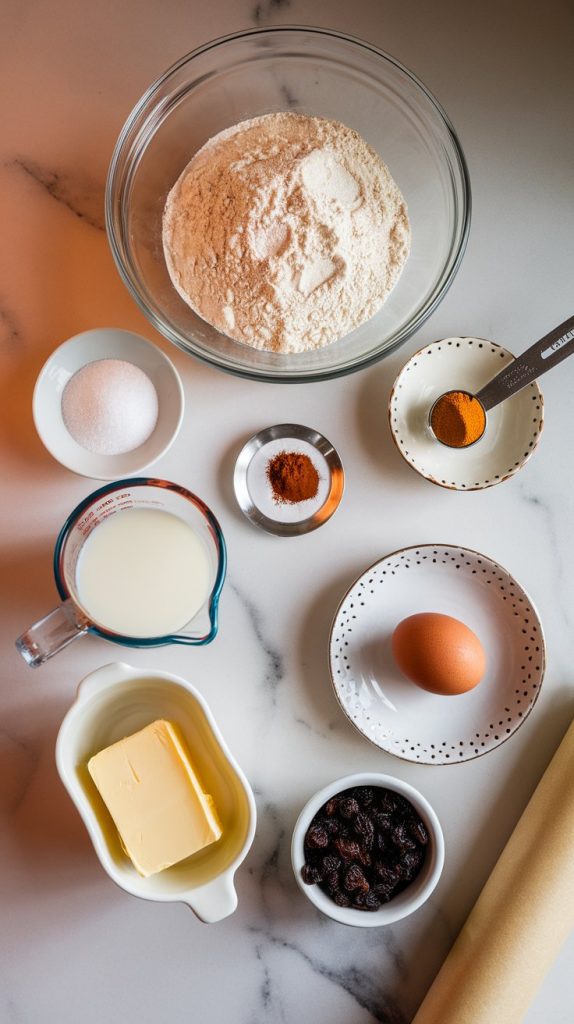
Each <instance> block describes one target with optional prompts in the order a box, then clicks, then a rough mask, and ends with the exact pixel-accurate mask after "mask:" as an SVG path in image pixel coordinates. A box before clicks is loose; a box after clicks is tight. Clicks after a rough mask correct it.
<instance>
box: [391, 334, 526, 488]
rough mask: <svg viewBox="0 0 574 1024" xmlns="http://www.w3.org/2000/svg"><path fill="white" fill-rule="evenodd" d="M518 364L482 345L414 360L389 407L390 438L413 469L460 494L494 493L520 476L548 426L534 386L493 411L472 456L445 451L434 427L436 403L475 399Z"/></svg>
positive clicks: (471, 341)
mask: <svg viewBox="0 0 574 1024" xmlns="http://www.w3.org/2000/svg"><path fill="white" fill-rule="evenodd" d="M514 358H515V357H514V356H513V355H512V353H511V352H509V351H508V350H507V349H505V348H502V347H501V346H500V345H497V344H495V343H494V342H493V341H486V340H485V339H484V338H444V339H443V340H442V341H435V342H433V343H432V344H431V345H427V346H426V347H425V348H422V349H420V351H419V352H416V353H415V355H414V356H412V358H411V359H409V361H408V363H406V364H405V366H403V369H402V370H401V372H400V373H399V375H398V377H397V379H396V381H395V383H394V385H393V390H392V391H391V396H390V399H389V423H390V427H391V433H392V435H393V438H394V441H395V444H396V445H397V448H398V449H399V451H400V453H401V455H402V456H403V458H404V459H405V461H406V462H408V464H409V466H412V468H413V469H415V470H416V471H417V473H420V474H421V476H424V477H425V478H426V479H427V480H430V481H431V482H432V483H434V484H439V486H441V487H448V488H450V489H451V490H456V491H477V490H481V489H482V488H484V487H492V486H493V485H494V484H498V483H502V481H503V480H508V479H509V478H510V477H511V476H514V474H515V473H517V472H518V470H519V469H522V467H523V466H524V465H525V464H526V462H527V461H528V459H529V458H530V456H531V455H532V454H533V452H534V450H535V448H536V446H537V445H538V442H539V440H540V435H541V433H542V426H543V422H544V403H543V399H542V392H541V391H540V388H539V387H538V384H537V383H536V381H534V383H532V384H528V386H527V387H525V388H524V389H523V390H522V391H520V392H519V393H518V394H517V395H514V396H513V397H512V398H509V399H507V400H506V401H505V402H502V403H501V404H500V405H498V406H496V408H494V409H491V410H490V412H489V413H488V414H487V420H486V430H485V432H484V434H483V435H482V437H481V438H480V440H479V441H477V442H476V443H475V444H473V445H471V446H469V447H468V448H458V449H457V448H447V447H446V445H443V444H441V443H440V442H439V441H437V440H436V438H435V437H434V436H433V434H432V432H431V429H430V427H429V424H428V417H429V413H430V410H431V408H432V406H433V404H434V402H435V401H436V399H437V398H439V397H440V395H443V394H444V393H445V391H451V390H457V389H459V390H463V391H469V392H470V393H471V394H476V393H477V392H478V391H480V389H481V388H482V387H483V386H484V385H485V384H487V383H488V381H489V380H492V378H493V377H494V376H495V375H496V374H497V373H498V372H499V370H501V369H502V368H503V367H504V366H506V365H507V364H508V363H510V362H512V360H513V359H514Z"/></svg>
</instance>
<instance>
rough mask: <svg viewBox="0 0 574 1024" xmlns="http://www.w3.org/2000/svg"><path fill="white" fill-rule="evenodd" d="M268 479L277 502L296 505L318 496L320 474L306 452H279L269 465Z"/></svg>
mask: <svg viewBox="0 0 574 1024" xmlns="http://www.w3.org/2000/svg"><path fill="white" fill-rule="evenodd" d="M267 479H268V480H269V483H270V484H271V490H272V492H273V497H274V499H275V501H277V502H279V503H281V504H283V503H285V504H289V505H296V504H298V503H299V502H300V501H308V500H309V499H310V498H314V497H316V495H317V491H318V489H319V474H318V472H317V470H316V469H315V466H314V465H313V463H312V461H311V459H310V458H309V456H308V455H305V453H304V452H286V451H283V452H278V453H277V455H275V456H274V457H273V458H272V459H269V462H268V463H267Z"/></svg>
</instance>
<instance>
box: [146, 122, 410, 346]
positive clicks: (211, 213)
mask: <svg viewBox="0 0 574 1024" xmlns="http://www.w3.org/2000/svg"><path fill="white" fill-rule="evenodd" d="M163 247H164V253H165V259H166V263H167V267H168V270H169V274H170V277H171V279H172V282H173V284H174V286H175V288H176V289H177V291H178V292H179V294H180V295H181V297H182V298H183V299H184V300H185V302H187V303H188V305H190V306H191V308H192V309H194V310H195V311H196V313H198V314H199V315H200V316H201V317H203V319H204V320H207V321H208V323H210V324H213V326H214V327H216V328H217V329H218V330H219V331H222V332H223V333H224V334H227V335H228V336H229V337H231V338H235V339H236V340H237V341H242V342H244V343H246V344H247V345H251V346H252V347H253V348H257V349H267V350H271V351H275V352H303V351H306V350H310V349H316V348H320V347H322V346H323V345H327V344H328V343H329V342H332V341H335V340H336V339H337V338H341V337H343V336H344V335H345V334H348V333H349V331H352V330H353V329H354V328H355V327H358V326H359V324H362V323H364V321H365V320H368V319H369V318H370V317H372V316H373V315H374V314H375V313H376V312H377V310H378V309H379V308H380V307H381V306H382V304H383V302H384V301H385V299H386V297H387V295H388V294H389V292H390V291H391V289H392V288H393V286H394V285H395V284H396V282H397V280H398V278H399V276H400V273H401V270H402V268H403V266H404V263H405V261H406V259H407V256H408V254H409V249H410V226H409V220H408V216H407V209H406V205H405V202H404V199H403V197H402V195H401V193H400V191H399V189H398V188H397V186H396V185H395V182H394V181H393V179H392V178H391V175H390V174H389V171H388V168H387V167H386V165H385V164H384V163H383V161H382V160H381V159H380V157H379V156H378V155H377V153H375V151H374V150H373V149H371V147H370V146H368V145H367V143H366V142H365V141H364V139H363V138H362V137H361V136H360V135H359V134H358V133H357V132H355V131H353V130H352V129H351V128H347V127H345V125H343V124H340V123H339V122H338V121H327V120H324V119H322V118H318V117H306V116H304V115H301V114H291V113H282V114H266V115H265V116H263V117H257V118H254V119H253V120H251V121H242V122H241V123H240V124H237V125H234V126H233V127H232V128H228V129H226V130H225V131H223V132H220V133H219V134H218V135H215V136H214V137H213V138H212V139H210V140H209V141H208V142H207V143H206V144H205V145H204V146H203V147H202V148H201V149H200V150H199V151H198V152H197V153H196V154H195V156H194V157H193V159H192V160H191V161H190V163H189V164H188V165H187V167H186V168H185V170H184V171H183V173H182V174H181V175H180V177H179V178H178V180H177V181H176V183H175V185H174V186H173V188H172V190H171V192H170V193H169V195H168V197H167V202H166V205H165V211H164V217H163Z"/></svg>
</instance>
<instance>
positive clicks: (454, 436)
mask: <svg viewBox="0 0 574 1024" xmlns="http://www.w3.org/2000/svg"><path fill="white" fill-rule="evenodd" d="M430 425H431V428H432V432H433V434H434V435H435V437H436V439H437V441H440V442H441V443H442V444H446V445H447V446H448V447H449V448H468V447H469V445H471V444H474V443H475V442H476V441H478V440H480V438H481V437H482V435H483V434H484V431H485V429H486V412H485V410H484V406H483V404H482V402H481V401H480V400H479V399H478V398H476V396H475V395H471V394H470V393H469V392H468V391H447V392H445V394H444V395H441V396H440V398H438V399H437V401H436V402H435V403H434V405H433V407H432V409H431V412H430Z"/></svg>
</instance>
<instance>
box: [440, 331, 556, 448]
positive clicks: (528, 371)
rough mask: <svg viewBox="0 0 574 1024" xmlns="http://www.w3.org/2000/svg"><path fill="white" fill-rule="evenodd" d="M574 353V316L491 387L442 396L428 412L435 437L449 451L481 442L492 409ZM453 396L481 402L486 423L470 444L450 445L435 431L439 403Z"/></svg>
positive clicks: (492, 381)
mask: <svg viewBox="0 0 574 1024" xmlns="http://www.w3.org/2000/svg"><path fill="white" fill-rule="evenodd" d="M573 352H574V316H571V317H570V318H569V319H568V320H565V321H564V323H562V324H559V325H558V327H555V328H554V330H552V331H550V333H549V334H545V335H544V337H543V338H540V340H539V341H535V342H534V345H531V346H530V348H527V349H526V352H523V353H522V355H521V356H517V358H516V359H514V360H513V361H512V362H511V363H508V364H507V366H505V367H504V369H503V370H501V371H500V373H497V374H496V377H493V378H492V380H490V381H489V382H488V384H485V386H484V387H483V388H481V390H480V391H479V392H478V394H476V395H472V394H471V393H470V392H469V391H465V390H464V389H463V388H461V389H459V390H456V389H455V390H452V389H451V390H450V391H446V392H445V394H443V395H440V396H439V397H438V398H437V399H436V401H435V402H433V405H432V407H431V410H430V412H429V427H430V429H431V432H432V434H433V437H435V438H436V440H437V441H439V442H440V443H441V444H444V445H446V446H447V447H448V448H452V447H456V448H470V447H471V445H473V444H476V442H477V441H480V438H481V437H482V436H483V434H484V431H485V429H486V414H487V412H489V411H490V409H494V408H495V407H496V406H497V405H500V403H501V402H504V401H505V400H506V399H507V398H511V397H512V395H516V394H517V393H518V392H519V391H522V389H523V388H525V387H527V385H528V384H532V381H534V380H536V379H537V378H538V377H541V376H542V374H544V373H546V372H547V370H551V369H552V367H553V366H557V364H558V363H561V362H562V360H563V359H566V358H567V357H568V356H570V355H572V353H573ZM452 394H459V395H462V396H465V397H466V398H467V399H468V400H470V401H471V402H478V403H479V404H480V408H481V409H482V412H483V414H484V424H483V427H482V431H481V433H480V434H479V435H478V437H476V438H474V440H473V441H471V442H469V443H468V444H461V445H449V444H448V442H446V441H444V440H443V439H442V438H440V437H439V436H438V435H437V433H436V431H435V430H434V429H433V425H432V419H433V413H434V411H435V409H436V408H437V406H438V404H439V402H442V400H443V399H444V398H445V397H446V396H447V395H452Z"/></svg>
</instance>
